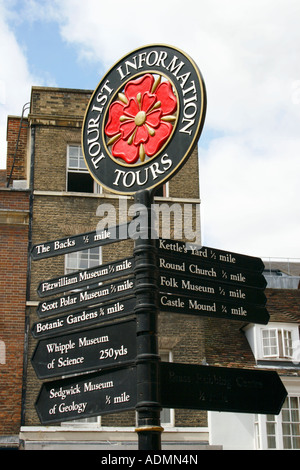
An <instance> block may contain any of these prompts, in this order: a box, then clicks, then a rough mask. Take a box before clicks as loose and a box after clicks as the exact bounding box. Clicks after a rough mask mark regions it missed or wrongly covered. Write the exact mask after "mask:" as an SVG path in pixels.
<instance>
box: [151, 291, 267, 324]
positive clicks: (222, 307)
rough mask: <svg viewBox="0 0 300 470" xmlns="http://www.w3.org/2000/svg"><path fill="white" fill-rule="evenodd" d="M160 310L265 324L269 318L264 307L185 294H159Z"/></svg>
mask: <svg viewBox="0 0 300 470" xmlns="http://www.w3.org/2000/svg"><path fill="white" fill-rule="evenodd" d="M159 301H160V310H161V311H164V312H172V313H182V314H189V315H199V316H206V317H210V318H223V319H230V320H239V321H243V322H250V323H258V324H262V325H266V324H267V323H268V321H269V319H270V315H269V314H268V311H267V309H266V308H264V307H258V306H256V305H251V304H248V305H245V304H242V303H238V302H236V303H235V302H226V301H218V300H207V299H195V298H189V297H187V296H185V295H180V296H177V295H174V294H162V293H161V294H160V295H159Z"/></svg>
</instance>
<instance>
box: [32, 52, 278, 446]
mask: <svg viewBox="0 0 300 470" xmlns="http://www.w3.org/2000/svg"><path fill="white" fill-rule="evenodd" d="M205 111H206V92H205V85H204V82H203V79H202V76H201V73H200V71H199V70H198V68H197V66H196V64H195V63H194V62H193V60H192V59H191V58H190V57H188V56H187V55H186V54H185V53H183V52H182V51H180V50H178V49H175V48H173V47H171V46H163V45H151V46H146V47H144V48H141V49H137V50H135V51H133V52H132V53H130V54H128V55H127V56H126V57H124V58H123V59H121V60H120V61H119V62H118V63H117V64H115V66H114V67H112V68H111V69H110V71H109V72H108V73H107V74H106V75H105V77H103V79H102V80H101V82H100V83H99V85H98V87H97V88H96V90H95V91H94V93H93V95H92V97H91V100H90V103H89V105H88V108H87V111H86V115H85V118H84V123H83V129H82V149H83V154H84V158H85V162H86V165H87V168H88V169H89V171H90V173H91V175H92V177H93V178H94V179H95V180H96V181H97V182H98V183H99V184H101V185H102V186H103V187H104V188H106V189H107V190H109V191H112V192H114V193H117V194H127V195H128V194H129V195H130V194H133V195H134V202H135V204H136V205H137V207H139V208H141V207H142V208H144V210H140V211H138V224H137V225H138V230H136V233H134V234H131V235H130V233H129V232H130V230H129V223H125V224H122V225H118V226H115V227H108V228H106V229H104V230H101V231H96V232H88V233H84V234H80V235H75V236H74V237H67V238H62V239H58V240H53V241H51V242H44V243H40V244H38V245H35V246H33V248H32V250H31V256H32V259H33V260H35V261H37V260H40V259H45V258H49V257H52V256H58V255H64V254H66V253H70V252H74V251H80V250H84V249H87V248H92V247H93V246H101V245H106V244H109V243H115V242H118V241H121V240H125V239H128V238H130V237H131V238H133V239H134V240H135V243H134V249H133V256H132V257H129V258H125V259H122V260H117V261H112V262H110V263H108V264H106V265H102V266H98V267H95V268H91V269H87V270H85V271H78V272H76V273H72V274H68V275H65V276H60V277H56V278H53V279H49V280H45V281H42V282H41V283H40V284H39V286H38V294H39V296H40V297H41V298H45V297H49V296H53V295H59V297H54V298H51V299H48V300H45V299H43V300H42V301H41V302H40V303H39V305H38V308H37V315H38V317H39V318H40V321H38V322H36V323H35V324H34V325H33V327H32V334H33V336H34V338H36V339H37V340H38V343H37V345H36V348H35V350H34V353H33V356H32V364H33V367H34V369H35V371H36V374H37V376H38V377H39V378H40V379H50V378H58V379H55V380H54V381H47V382H46V383H44V384H43V385H42V387H41V390H40V393H39V396H38V398H37V401H36V410H37V413H38V415H39V418H40V420H41V422H42V423H43V424H51V423H54V422H62V421H67V420H70V419H76V418H83V417H88V416H97V415H102V414H106V413H115V412H121V411H125V410H132V409H135V410H136V411H137V415H138V425H137V428H136V432H137V433H138V443H139V449H140V450H159V449H160V448H161V433H162V431H163V429H162V427H161V425H160V412H161V409H162V407H165V408H192V409H200V410H217V411H232V412H243V413H270V414H277V413H279V412H280V409H281V406H282V404H283V401H284V399H285V397H286V395H287V393H286V390H285V388H284V387H283V385H282V383H281V381H280V379H279V377H278V375H277V374H276V372H273V371H256V370H242V369H233V368H228V369H227V368H221V367H210V366H200V365H195V364H193V365H191V364H176V363H163V362H160V357H159V354H158V347H157V334H158V332H157V317H158V312H159V311H161V312H173V313H181V314H192V315H199V316H209V317H212V318H214V317H216V318H223V319H229V320H239V321H243V322H253V323H260V324H266V323H268V321H269V314H268V312H267V309H266V297H265V294H264V289H265V287H266V281H265V279H264V277H263V275H262V272H263V269H264V265H263V263H262V261H261V259H259V258H255V257H249V256H246V255H240V254H237V253H231V252H226V251H223V250H218V249H215V248H210V247H199V246H196V245H194V244H189V243H184V242H182V241H176V240H168V239H157V236H156V232H155V231H153V230H152V221H153V217H152V215H153V214H152V211H153V204H152V203H153V197H154V193H155V190H156V188H157V187H158V186H160V185H161V184H163V183H164V182H166V181H168V180H169V179H170V178H172V177H173V176H174V175H175V174H176V173H177V172H178V171H179V170H180V168H181V167H182V165H183V164H184V163H185V162H186V160H187V159H188V158H189V157H190V155H191V153H192V151H193V149H194V148H195V146H196V144H197V142H198V139H199V137H200V134H201V131H202V127H203V123H204V118H205ZM135 217H136V220H137V214H136V216H135ZM132 235H134V236H132ZM107 281H109V282H107ZM162 314H163V313H162ZM76 374H80V375H79V376H77V375H76ZM61 376H67V378H63V379H59V377H61Z"/></svg>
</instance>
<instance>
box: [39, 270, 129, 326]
mask: <svg viewBox="0 0 300 470" xmlns="http://www.w3.org/2000/svg"><path fill="white" fill-rule="evenodd" d="M133 289H134V278H133V277H129V278H127V279H123V280H121V281H118V282H114V283H111V284H101V286H98V285H97V287H95V286H91V287H90V289H86V290H83V291H80V292H76V293H75V294H73V293H71V294H69V295H63V296H62V297H58V298H55V299H52V300H47V301H45V302H40V303H39V305H38V308H37V314H38V316H39V317H40V318H44V317H49V316H51V315H55V314H59V313H64V312H66V311H70V310H76V309H78V308H81V307H83V308H84V307H86V306H88V305H99V304H100V303H103V302H106V301H109V300H111V299H117V298H120V297H125V296H127V295H130V294H133Z"/></svg>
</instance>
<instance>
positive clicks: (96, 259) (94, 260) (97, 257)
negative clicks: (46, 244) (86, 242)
mask: <svg viewBox="0 0 300 470" xmlns="http://www.w3.org/2000/svg"><path fill="white" fill-rule="evenodd" d="M100 264H102V250H101V247H99V246H96V247H94V248H89V249H87V250H82V251H75V252H74V253H68V254H67V255H65V274H70V273H72V272H74V271H79V270H83V269H89V268H94V267H97V266H99V265H100Z"/></svg>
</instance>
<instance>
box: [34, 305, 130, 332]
mask: <svg viewBox="0 0 300 470" xmlns="http://www.w3.org/2000/svg"><path fill="white" fill-rule="evenodd" d="M135 303H136V302H135V297H127V298H125V299H119V300H117V301H116V302H111V303H107V304H101V305H100V306H98V307H94V308H90V309H87V310H80V311H77V312H72V313H68V314H66V315H62V316H60V317H54V318H51V319H48V320H43V321H39V322H37V323H35V324H34V325H33V326H32V329H31V332H32V335H33V336H34V338H37V339H40V338H48V337H50V336H56V335H59V334H63V333H66V332H69V331H74V330H78V329H82V328H87V327H89V326H91V325H95V324H98V323H101V322H104V321H107V320H113V319H115V318H119V317H125V316H127V315H132V314H133V313H134V307H135Z"/></svg>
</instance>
